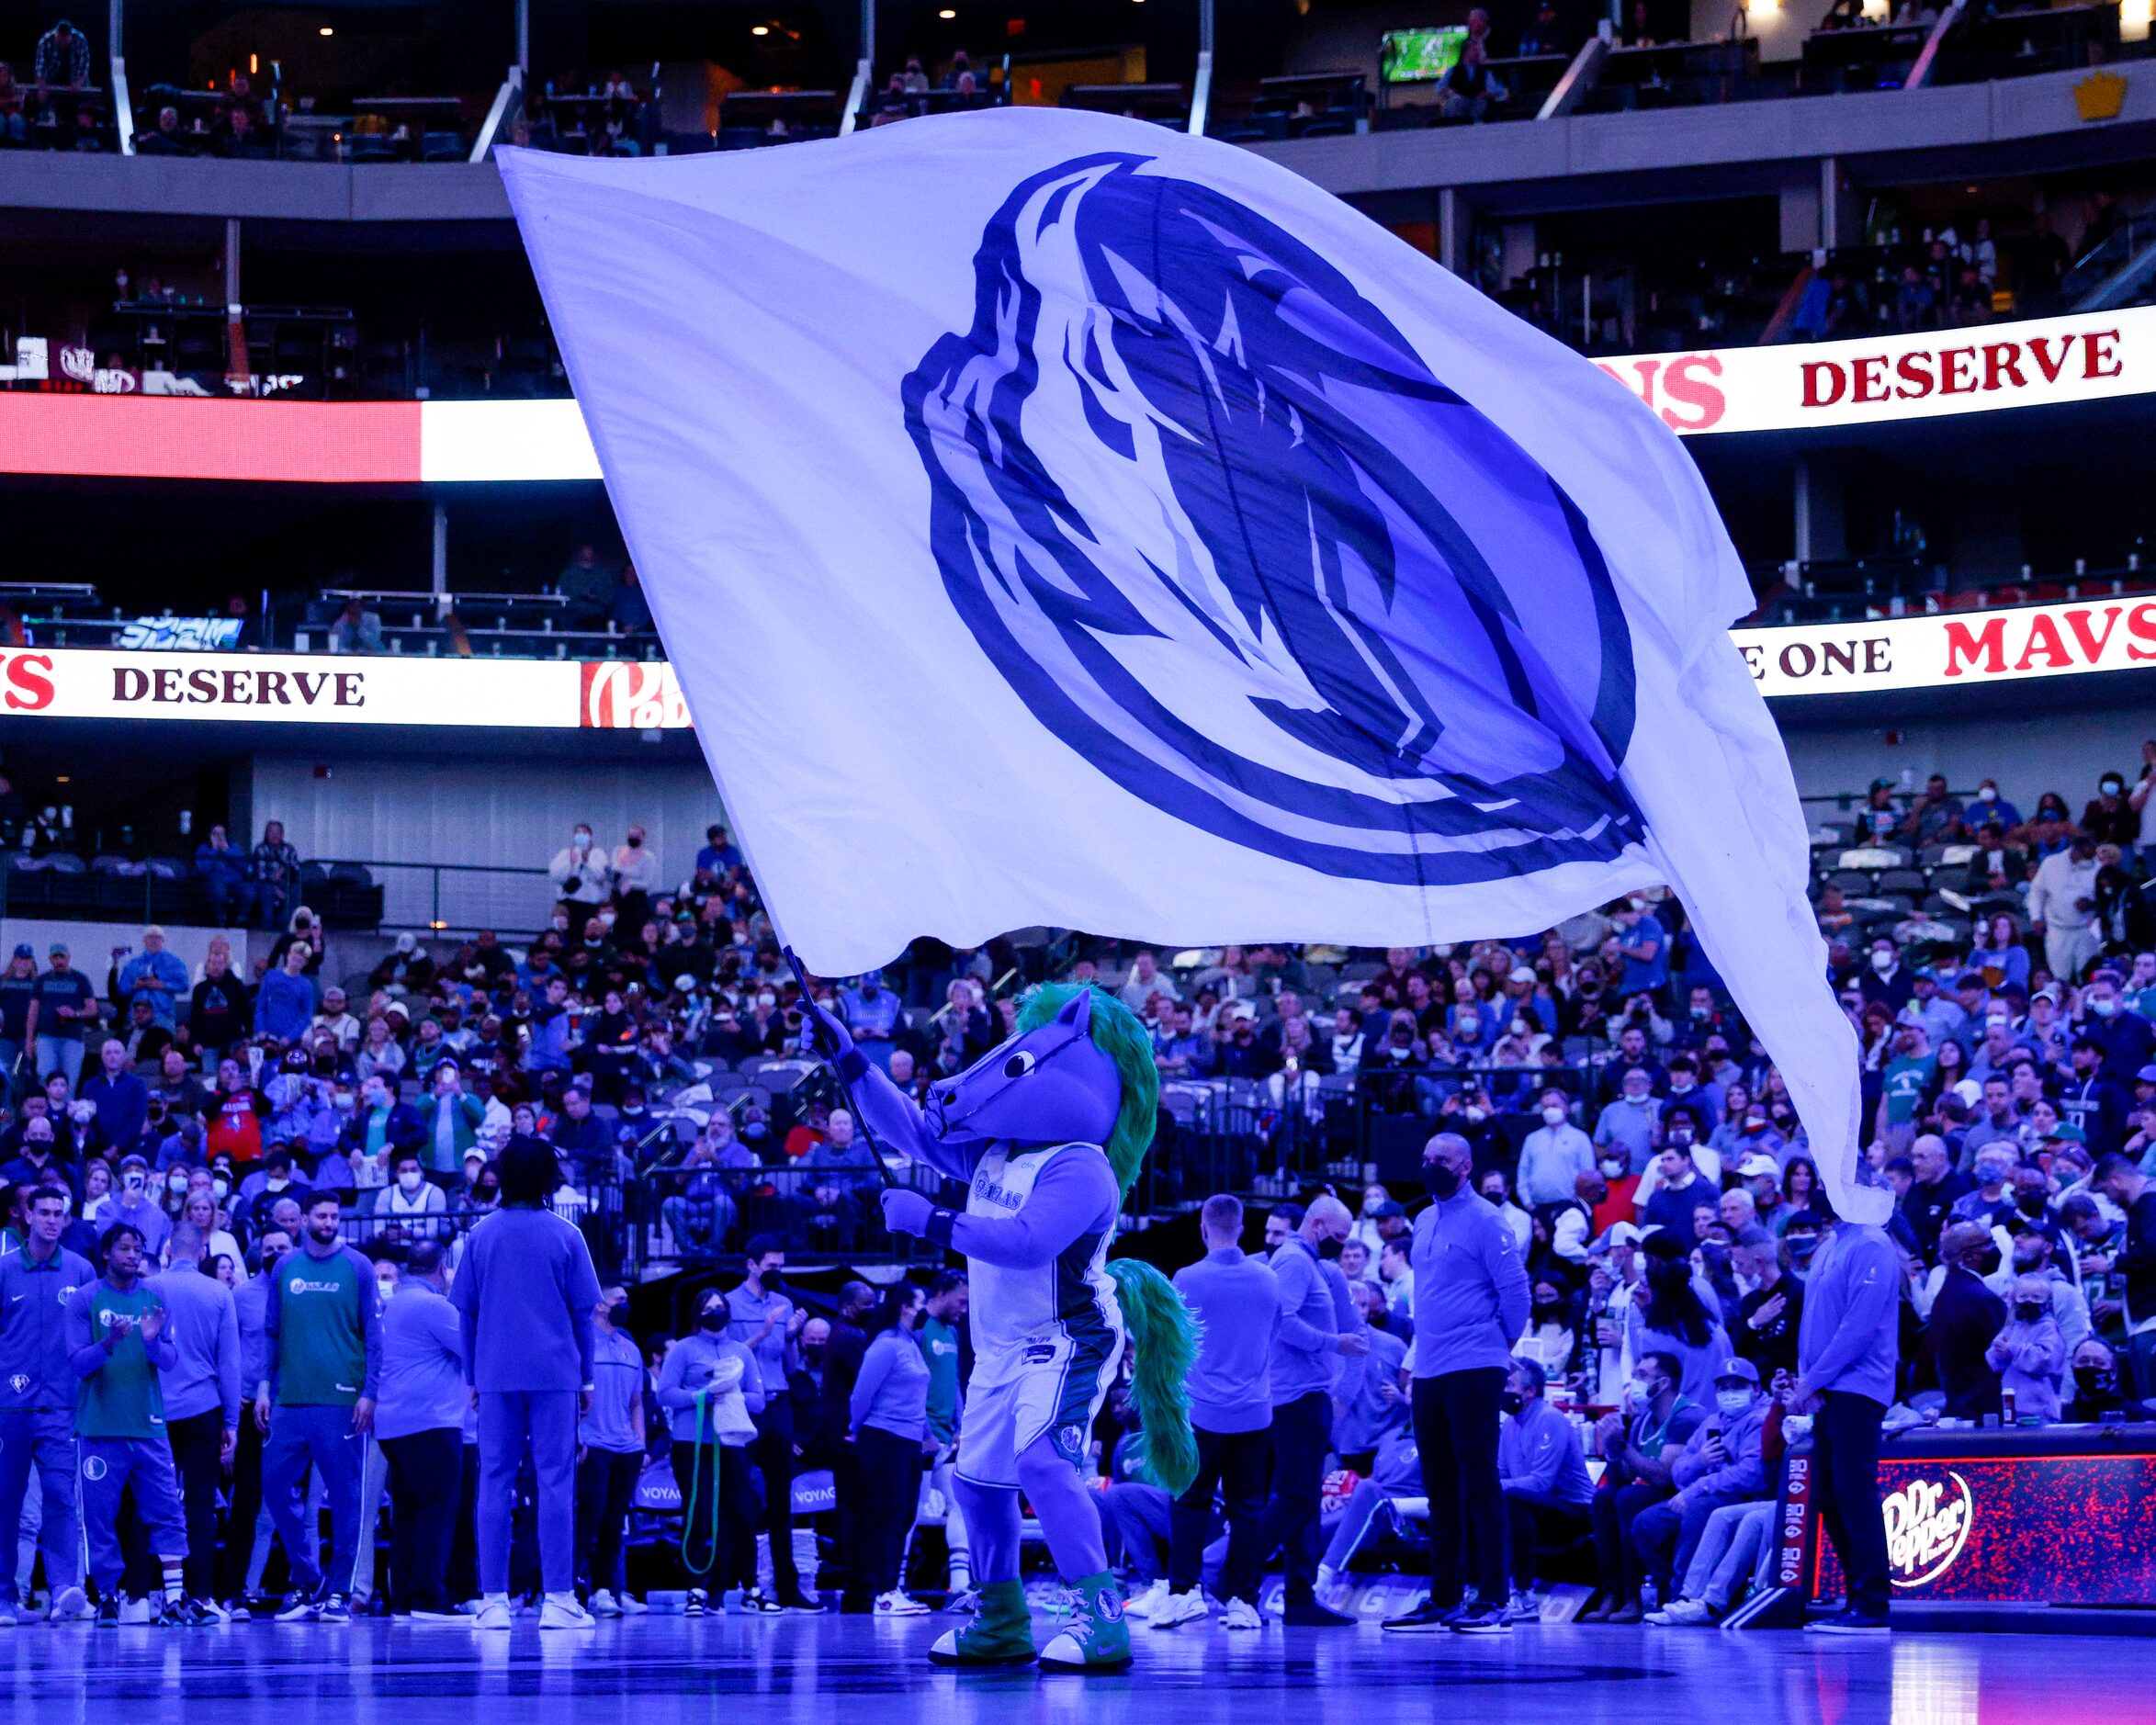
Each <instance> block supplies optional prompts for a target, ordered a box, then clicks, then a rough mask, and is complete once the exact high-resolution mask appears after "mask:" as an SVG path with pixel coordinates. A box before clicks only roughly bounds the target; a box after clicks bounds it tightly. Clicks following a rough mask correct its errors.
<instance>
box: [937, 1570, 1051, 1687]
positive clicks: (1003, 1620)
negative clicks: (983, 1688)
mask: <svg viewBox="0 0 2156 1725" xmlns="http://www.w3.org/2000/svg"><path fill="white" fill-rule="evenodd" d="M1033 1658H1034V1653H1033V1613H1032V1612H1031V1611H1029V1610H1028V1609H1027V1608H1026V1603H1025V1588H1024V1587H1023V1586H1022V1584H1019V1583H1017V1582H1014V1581H1007V1582H984V1583H983V1584H981V1590H980V1593H979V1595H978V1609H977V1610H976V1613H975V1615H974V1619H973V1621H972V1622H971V1623H968V1624H966V1625H965V1627H964V1628H963V1629H948V1630H945V1631H944V1633H943V1634H942V1635H939V1636H938V1637H937V1638H936V1644H935V1645H934V1646H933V1647H931V1648H930V1649H929V1659H930V1661H931V1663H934V1664H938V1665H982V1666H989V1665H1030V1664H1032V1663H1033Z"/></svg>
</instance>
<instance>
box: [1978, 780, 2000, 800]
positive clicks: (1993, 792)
mask: <svg viewBox="0 0 2156 1725" xmlns="http://www.w3.org/2000/svg"><path fill="white" fill-rule="evenodd" d="M1976 800H1977V801H1978V802H1980V803H1995V802H1997V801H1998V800H1999V787H1998V786H1997V785H1995V784H1980V785H1979V786H1978V787H1977V792H1976Z"/></svg>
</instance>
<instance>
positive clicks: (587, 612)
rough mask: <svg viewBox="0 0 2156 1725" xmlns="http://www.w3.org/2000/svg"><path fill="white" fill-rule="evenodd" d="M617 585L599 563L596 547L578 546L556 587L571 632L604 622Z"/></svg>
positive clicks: (611, 573)
mask: <svg viewBox="0 0 2156 1725" xmlns="http://www.w3.org/2000/svg"><path fill="white" fill-rule="evenodd" d="M617 584H618V583H617V582H616V581H615V574H614V571H613V570H612V569H608V568H607V567H606V565H605V564H604V563H602V562H601V561H600V560H599V547H597V546H595V545H580V546H579V547H577V551H576V555H575V556H574V557H573V558H570V561H569V566H568V567H567V568H566V569H563V570H562V571H561V579H560V580H559V581H558V582H557V583H556V585H557V586H558V587H559V590H560V593H561V597H562V600H563V604H562V620H563V621H564V622H565V623H567V624H568V625H569V626H570V628H572V629H588V628H591V627H593V626H594V625H596V624H600V623H604V621H605V620H606V615H607V612H608V610H609V609H610V607H611V606H612V605H613V603H614V590H615V586H616V585H617Z"/></svg>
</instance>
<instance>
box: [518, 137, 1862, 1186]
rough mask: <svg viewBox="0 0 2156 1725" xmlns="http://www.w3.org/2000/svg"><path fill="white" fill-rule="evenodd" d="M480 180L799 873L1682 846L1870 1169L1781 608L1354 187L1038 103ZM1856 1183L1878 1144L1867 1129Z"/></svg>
mask: <svg viewBox="0 0 2156 1725" xmlns="http://www.w3.org/2000/svg"><path fill="white" fill-rule="evenodd" d="M502 166H503V174H504V177H505V178H506V180H507V182H508V186H509V191H510V197H511V200H512V202H513V203H514V206H515V209H516V215H517V220H518V222H519V224H520V225H521V227H522V229H523V231H524V237H525V244H526V247H527V249H528V250H529V252H530V254H531V257H532V261H533V265H534V267H535V269H536V273H537V276H538V280H539V286H540V288H541V291H542V293H543V294H544V296H545V298H546V302H547V311H548V313H549V315H550V317H551V319H552V321H553V325H554V330H555V333H556V336H557V338H558V339H559V343H560V344H561V350H562V354H563V356H564V358H565V359H566V361H567V363H568V366H569V372H570V378H571V380H572V382H573V383H574V385H575V387H576V393H577V396H578V398H579V400H581V402H582V404H583V411H584V414H585V417H586V419H587V421H588V423H589V424H590V427H591V431H592V436H593V443H594V444H595V445H596V446H597V449H598V453H599V459H600V465H601V467H602V468H603V469H604V473H605V476H606V482H607V486H608V489H609V490H610V492H611V494H612V497H613V500H614V504H615V511H616V513H618V515H619V517H620V519H621V522H622V524H623V527H624V530H625V531H626V536H627V539H628V545H629V550H630V553H631V555H632V556H633V557H634V558H635V560H636V564H637V568H638V573H639V575H640V577H641V579H642V581H643V583H644V586H645V588H646V590H647V592H648V593H649V598H650V602H651V605H652V609H653V612H654V614H656V617H657V619H658V623H659V627H660V635H661V636H662V637H663V638H664V640H665V643H666V647H667V651H668V654H669V656H670V657H671V658H672V661H673V663H674V666H675V669H676V671H677V673H678V674H679V677H680V679H681V683H682V688H683V694H684V696H685V698H686V700H687V702H688V705H689V710H690V712H691V714H692V716H694V721H695V724H696V727H697V731H698V734H699V736H700V737H701V738H702V740H703V745H704V750H705V756H706V757H707V759H708V760H709V761H710V763H711V768H712V772H713V773H714V775H715V776H716V777H717V781H718V784H719V787H720V790H721V793H722V794H723V795H724V797H725V801H726V805H727V807H728V810H729V812H730V813H731V814H732V815H733V817H735V819H736V821H737V822H738V825H739V830H740V836H741V841H742V843H743V845H744V846H745V847H746V849H747V851H748V853H749V856H750V858H751V863H752V864H753V866H754V869H755V874H756V879H757V882H758V884H759V885H760V886H761V888H762V892H763V895H764V897H765V899H766V901H767V903H768V904H769V905H770V906H771V908H772V911H773V917H774V919H776V920H777V921H778V923H779V925H780V926H781V928H782V929H783V930H784V931H785V934H786V935H787V936H788V937H789V938H790V939H791V940H792V941H794V942H795V943H796V945H797V946H798V947H799V948H800V950H801V952H802V953H803V955H804V957H805V958H806V959H807V961H808V962H809V963H810V964H813V965H815V966H816V967H817V968H818V970H821V971H824V972H826V973H830V974H843V973H847V972H851V971H854V970H859V969H862V968H864V967H866V966H868V965H871V964H880V963H882V962H884V961H886V960H887V959H889V958H890V957H892V956H893V955H894V954H895V953H897V952H898V951H899V950H900V949H901V948H903V947H904V945H905V944H906V943H907V941H909V940H910V939H912V938H913V937H914V936H917V935H934V936H938V937H941V938H942V939H943V940H946V941H952V942H954V943H955V944H959V945H969V946H970V945H976V944H978V943H979V942H981V941H984V940H986V939H987V938H988V937H989V936H991V935H993V934H996V933H999V932H1000V931H1003V930H1010V929H1014V928H1023V927H1028V926H1032V925H1033V924H1038V923H1047V924H1054V925H1062V926H1068V927H1074V928H1080V929H1085V930H1089V931H1092V932H1094V933H1098V934H1102V935H1110V936H1117V937H1123V938H1129V939H1134V940H1144V941H1161V942H1172V943H1176V944H1200V943H1213V942H1221V941H1258V940H1289V941H1341V942H1349V943H1352V944H1356V945H1370V946H1384V945H1423V944H1428V943H1430V942H1435V941H1462V940H1470V939H1475V938H1480V937H1484V936H1510V935H1518V934H1524V933H1530V932H1532V931H1534V930H1540V929H1543V928H1546V927H1548V926H1550V925H1551V924H1552V923H1554V922H1556V921H1558V920H1560V919H1563V918H1564V917H1566V916H1569V915H1571V914H1573V913H1575V912H1576V911H1579V910H1581V909H1584V908H1587V907H1589V906H1592V905H1596V904H1598V903H1601V902H1603V901H1606V900H1608V899H1609V898H1611V897H1613V896H1617V895H1619V894H1620V893H1622V892H1624V891H1626V890H1627V889H1630V888H1633V887H1639V886H1645V885H1653V884H1655V883H1659V882H1665V881H1666V882H1667V883H1668V884H1669V885H1671V886H1673V887H1674V888H1675V889H1676V892H1677V894H1678V896H1680V898H1681V899H1682V900H1683V902H1684V904H1685V906H1686V908H1687V909H1688V911H1689V912H1690V914H1691V917H1692V919H1693V923H1694V926H1695V927H1696V928H1697V930H1699V935H1700V938H1701V940H1702V941H1703V942H1704V944H1705V946H1706V949H1707V952H1708V954H1709V956H1710V958H1711V959H1712V960H1713V961H1714V963H1715V964H1716V966H1717V967H1718V968H1719V970H1720V971H1721V975H1722V976H1723V977H1724V978H1725V979H1726V981H1727V982H1728V984H1729V987H1730V989H1731V992H1732V993H1733V996H1734V997H1735V999H1736V1002H1737V1004H1738V1006H1739V1007H1740V1009H1742V1010H1743V1011H1744V1015H1745V1017H1746V1018H1747V1019H1748V1020H1750V1021H1751V1023H1752V1024H1753V1026H1754V1027H1755V1029H1756V1030H1757V1032H1758V1033H1759V1035H1760V1036H1761V1038H1762V1040H1763V1041H1764V1042H1765V1043H1766V1044H1767V1048H1768V1050H1769V1051H1770V1052H1771V1053H1772V1054H1773V1055H1774V1056H1775V1058H1776V1059H1777V1060H1778V1062H1779V1063H1780V1065H1781V1068H1782V1072H1783V1075H1784V1077H1785V1078H1786V1079H1787V1081H1788V1083H1789V1089H1790V1092H1791V1094H1792V1096H1793V1097H1794V1098H1795V1100H1796V1103H1797V1107H1798V1110H1799V1112H1800V1115H1801V1117H1802V1118H1803V1120H1804V1122H1805V1125H1806V1127H1807V1129H1808V1131H1809V1133H1810V1136H1811V1139H1812V1145H1813V1148H1814V1151H1815V1153H1816V1154H1817V1156H1818V1158H1819V1162H1820V1167H1821V1171H1822V1174H1823V1176H1824V1178H1825V1181H1826V1184H1827V1188H1828V1192H1829V1195H1830V1197H1832V1199H1833V1200H1834V1202H1835V1204H1836V1205H1837V1206H1838V1207H1839V1208H1840V1209H1841V1211H1842V1213H1843V1214H1844V1215H1846V1216H1849V1217H1850V1218H1852V1219H1854V1220H1860V1221H1869V1222H1876V1221H1880V1220H1883V1219H1884V1217H1885V1214H1886V1208H1887V1194H1886V1192H1885V1190H1884V1189H1883V1188H1881V1187H1879V1186H1876V1185H1872V1186H1868V1187H1866V1188H1864V1189H1859V1188H1858V1186H1857V1180H1858V1178H1859V1177H1858V1173H1857V1142H1858V1137H1859V1122H1858V1119H1857V1115H1858V1089H1857V1043H1856V1038H1855V1034H1854V1032H1852V1030H1851V1029H1850V1027H1849V1025H1848V1023H1847V1021H1846V1019H1844V1017H1843V1016H1842V1014H1841V1012H1840V1010H1839V1009H1838V1008H1837V1006H1836V1005H1835V1003H1834V998H1833V997H1832V995H1831V994H1830V992H1829V990H1828V988H1827V985H1826V982H1825V980H1824V975H1825V953H1824V948H1823V943H1822V941H1821V939H1820V936H1819V932H1818V929H1817V926H1816V924H1815V922H1814V921H1813V919H1812V912H1811V910H1810V908H1809V906H1808V905H1807V903H1806V900H1805V883H1806V863H1807V856H1808V851H1807V842H1806V833H1805V827H1804V822H1803V819H1802V817H1801V816H1800V812H1799V808H1798V805H1797V798H1796V791H1795V786H1794V784H1793V782H1792V780H1791V778H1790V775H1789V762H1788V759H1787V757H1786V756H1785V754H1784V752H1783V750H1782V746H1781V742H1780V739H1779V738H1778V736H1777V734H1776V732H1775V728H1774V726H1773V723H1772V721H1771V720H1770V719H1769V717H1768V716H1767V708H1766V705H1765V704H1764V703H1763V702H1762V701H1761V699H1760V698H1759V695H1758V693H1757V692H1756V691H1755V689H1754V687H1753V684H1752V679H1751V677H1750V675H1749V673H1748V672H1747V671H1745V669H1744V665H1743V663H1742V662H1741V661H1740V660H1739V659H1738V657H1737V654H1736V651H1735V649H1734V648H1733V647H1732V646H1731V644H1730V640H1729V637H1728V635H1727V633H1726V630H1727V628H1728V626H1729V625H1730V623H1731V622H1732V621H1733V619H1734V618H1736V617H1737V616H1738V615H1740V614H1743V613H1744V612H1746V611H1747V610H1749V609H1750V608H1751V604H1752V600H1751V595H1750V593H1749V591H1748V589H1747V588H1746V585H1745V582H1744V574H1743V570H1742V569H1741V568H1740V567H1739V565H1738V562H1737V558H1736V555H1735V553H1734V551H1733V548H1732V547H1731V546H1730V543H1729V539H1728V537H1727V536H1726V535H1725V534H1724V533H1723V531H1722V528H1721V522H1720V519H1719V518H1718V516H1717V515H1716V513H1715V510H1714V506H1713V503H1712V502H1711V501H1710V498H1709V496H1708V494H1707V491H1706V489H1705V487H1704V486H1703V485H1702V484H1701V483H1700V480H1699V475H1698V473H1697V472H1696V471H1695V470H1694V468H1693V467H1692V465H1691V462H1690V460H1689V458H1688V457H1687V456H1686V455H1685V454H1684V452H1683V450H1682V449H1681V448H1680V447H1679V445H1678V443H1677V440H1676V437H1675V436H1674V435H1673V434H1671V433H1670V432H1669V431H1668V430H1667V429H1666V428H1665V426H1664V425H1663V424H1662V423H1661V422H1660V421H1659V420H1657V419H1656V418H1655V417H1654V415H1653V414H1652V413H1650V412H1646V411H1644V410H1643V409H1642V407H1641V406H1640V404H1639V402H1638V401H1637V400H1635V399H1634V398H1633V397H1632V396H1631V395H1630V394H1629V393H1628V392H1627V391H1626V390H1625V389H1623V387H1622V386H1620V384H1618V383H1616V382H1615V381H1613V380H1612V379H1610V378H1608V377H1605V376H1604V375H1603V374H1602V373H1601V372H1600V371H1598V370H1597V369H1596V367H1595V366H1592V365H1589V364H1588V363H1587V362H1586V360H1584V359H1582V358H1580V357H1579V356H1578V355H1575V354H1573V353H1571V352H1569V351H1568V350H1566V349H1565V348H1563V347H1562V346H1561V345H1559V344H1557V343H1555V342H1553V341H1551V340H1550V339H1548V338H1547V337H1545V336H1543V335H1541V334H1538V333H1536V332H1535V331H1533V330H1531V329H1530V328H1529V327H1528V326H1527V325H1526V324H1524V323H1522V322H1520V321H1518V320H1517V319H1515V318H1513V317H1512V316H1511V315H1509V314H1508V313H1507V312H1505V311H1503V310H1500V309H1499V308H1498V307H1497V306H1496V305H1495V304H1493V303H1492V302H1491V301H1489V300H1488V299H1484V297H1483V296H1482V295H1481V294H1479V293H1477V292H1475V291H1474V290H1473V289H1472V288H1471V287H1467V286H1466V285H1465V284H1464V283H1462V282H1460V281H1458V280H1456V279H1455V278H1454V277H1453V276H1451V275H1450V274H1448V273H1447V272H1445V271H1444V270H1442V269H1440V268H1439V267H1438V266H1437V265H1435V264H1433V263H1431V262H1430V261H1429V260H1428V258H1426V257H1424V256H1422V255H1421V254H1418V253H1417V252H1415V251H1414V250H1413V249H1412V248H1410V247H1408V246H1407V245H1405V244H1404V243H1403V242H1400V241H1399V240H1397V239H1395V238H1394V237H1393V236H1392V235H1390V234H1388V233H1386V232H1385V231H1383V229H1381V228H1379V227H1377V226H1376V225H1375V224H1373V223H1372V222H1371V221H1370V220H1367V219H1366V218H1365V217H1363V216H1361V215H1360V214H1358V213H1357V212H1356V211H1355V210H1353V209H1350V208H1349V207H1348V206H1347V205H1346V204H1344V203H1341V202H1339V201H1338V200H1337V199H1335V198H1334V197H1331V196H1329V195H1328V194H1326V193H1325V192H1322V191H1320V190H1318V189H1317V188H1316V187H1315V186H1312V185H1310V184H1308V183H1307V182H1306V181H1304V180H1302V179H1299V178H1297V177H1296V176H1295V175H1293V174H1292V173H1290V172H1288V171H1287V170H1286V169H1284V168H1281V167H1279V166H1276V165H1274V164H1273V163H1270V162H1267V161H1265V160H1263V159H1262V158H1260V157H1258V156H1256V155H1252V154H1250V153H1248V152H1244V151H1240V150H1237V149H1235V148H1233V147H1232V146H1229V145H1225V144H1221V143H1216V142H1210V141H1205V140H1202V139H1191V138H1189V137H1186V136H1183V135H1181V134H1178V133H1174V132H1168V131H1165V130H1161V129H1159V128H1157V127H1154V126H1149V125H1145V124H1142V123H1139V122H1137V121H1133V120H1124V119H1118V118H1111V117H1107V116H1102V115H1092V114H1083V113H1075V112H1064V111H1059V110H1045V109H1030V108H1015V109H999V110H995V111H991V112H988V113H982V114H971V115H964V116H954V117H950V118H932V119H920V120H909V121H907V122H906V123H904V124H902V125H897V126H892V127H886V128H880V129H876V130H871V131H869V132H866V133H864V134H862V135H858V136H855V137H852V138H848V139H841V140H837V141H830V142H826V143H810V144H800V145H793V146H789V147H787V148H785V149H771V150H760V151H751V152H739V153H727V154H718V155H701V156H695V157H691V158H683V159H681V160H676V161H663V162H635V163H624V162H606V161H590V160H581V159H577V158H572V157H565V156H551V155H538V154H533V153H531V152H524V151H514V152H504V154H503V157H502ZM1866 1172H1867V1173H1868V1170H1866Z"/></svg>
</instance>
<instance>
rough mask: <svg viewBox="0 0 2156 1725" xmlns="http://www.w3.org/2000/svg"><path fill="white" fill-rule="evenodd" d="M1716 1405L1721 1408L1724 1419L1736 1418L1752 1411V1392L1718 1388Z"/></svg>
mask: <svg viewBox="0 0 2156 1725" xmlns="http://www.w3.org/2000/svg"><path fill="white" fill-rule="evenodd" d="M1714 1405H1715V1406H1717V1407H1719V1408H1720V1409H1721V1415H1722V1417H1723V1418H1724V1419H1736V1418H1739V1417H1740V1416H1741V1415H1745V1414H1748V1413H1750V1412H1751V1411H1752V1392H1751V1391H1749V1390H1717V1391H1716V1392H1714Z"/></svg>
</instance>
